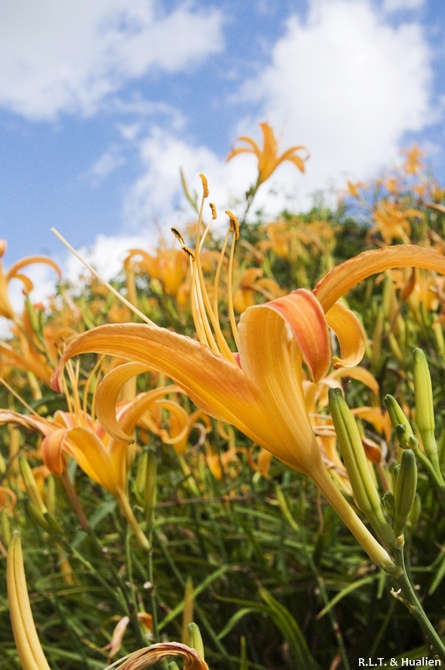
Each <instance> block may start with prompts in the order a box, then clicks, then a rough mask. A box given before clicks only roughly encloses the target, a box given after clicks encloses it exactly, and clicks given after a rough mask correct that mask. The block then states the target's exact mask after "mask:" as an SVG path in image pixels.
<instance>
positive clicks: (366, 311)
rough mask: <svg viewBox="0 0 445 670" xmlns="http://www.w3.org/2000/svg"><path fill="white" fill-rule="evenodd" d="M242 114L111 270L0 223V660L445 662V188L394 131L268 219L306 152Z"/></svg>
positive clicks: (71, 664) (96, 664)
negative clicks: (218, 175) (252, 167)
mask: <svg viewBox="0 0 445 670" xmlns="http://www.w3.org/2000/svg"><path fill="white" fill-rule="evenodd" d="M260 133H261V135H260V137H261V140H260V141H257V139H252V138H250V137H241V138H238V140H237V141H236V143H235V144H234V149H233V150H232V151H231V152H230V154H229V156H228V160H238V155H239V154H240V153H248V154H251V156H250V158H251V160H252V161H255V160H256V161H257V164H258V179H257V181H256V183H255V184H253V185H252V187H251V188H250V189H249V191H248V192H247V193H246V194H245V199H244V201H242V202H239V203H237V205H236V207H233V212H232V211H229V210H227V211H226V212H217V211H216V209H215V206H214V205H212V184H208V183H207V179H206V178H205V176H204V175H201V181H202V191H201V192H200V193H194V192H191V191H190V189H189V187H188V185H187V184H186V183H185V181H184V180H183V188H184V192H185V194H186V196H187V199H188V201H189V203H190V210H189V211H190V213H189V216H188V217H185V219H184V224H183V227H182V228H181V229H176V228H175V229H173V230H172V231H170V230H169V229H167V230H166V231H165V232H164V233H163V235H162V238H160V239H159V243H158V246H157V249H156V251H154V252H153V251H148V250H147V249H133V250H131V251H130V252H129V253H128V255H127V257H126V259H125V261H124V263H123V266H122V270H121V272H120V273H119V275H118V276H116V277H115V279H114V280H113V281H112V282H111V283H110V284H107V283H105V282H104V281H103V280H101V278H100V277H98V276H96V275H95V274H94V273H92V272H91V271H90V269H89V268H88V267H85V269H84V273H83V276H82V281H79V282H77V283H76V284H75V285H70V284H69V283H68V282H67V281H66V280H65V279H64V277H63V273H62V272H61V270H60V268H59V267H58V266H57V265H56V264H55V263H54V261H52V260H51V259H49V258H44V257H38V256H36V257H32V258H24V259H22V260H21V261H18V262H16V263H14V264H12V265H10V266H9V268H8V251H7V241H4V242H0V318H1V319H2V320H7V321H8V323H9V325H10V333H11V334H10V336H9V337H8V338H6V339H5V340H3V341H1V342H0V376H1V382H2V383H1V385H0V399H1V402H0V573H1V578H0V669H1V668H4V669H5V670H9V669H14V668H23V669H24V670H41V669H46V670H48V668H51V669H52V670H56V669H59V670H65V669H66V670H68V669H69V670H71V669H72V670H77V669H78V670H80V669H82V670H83V669H85V668H89V669H91V670H96V669H98V670H103V669H105V668H111V667H113V668H121V669H122V670H131V669H133V670H135V669H142V668H145V667H148V666H153V665H156V668H160V669H162V670H178V669H179V668H184V669H185V670H209V669H210V670H282V669H289V670H300V669H303V668H304V669H305V670H325V669H326V670H336V669H337V668H339V669H340V668H341V669H344V670H355V668H357V667H361V666H362V665H363V663H362V661H363V659H365V661H366V663H374V664H375V665H378V664H379V663H380V664H381V665H382V664H383V663H384V662H386V663H387V665H388V666H391V667H402V666H407V665H417V666H421V667H430V666H433V665H435V666H436V667H437V666H438V665H439V664H441V663H442V664H443V663H445V645H444V642H445V608H444V603H445V597H444V590H445V581H444V579H445V545H444V544H443V542H444V536H445V514H444V509H445V482H444V478H443V471H444V469H445V428H444V410H445V375H444V360H445V339H444V320H445V311H444V306H445V283H444V282H445V279H444V277H445V188H442V187H441V185H440V184H438V183H437V182H436V180H435V179H434V177H433V176H432V175H431V174H430V172H429V170H428V167H427V166H428V161H427V157H426V156H425V155H424V154H423V153H422V151H421V150H420V149H419V148H418V147H416V146H414V147H411V148H410V149H407V150H406V151H404V152H402V154H401V156H400V162H399V164H398V165H396V166H392V167H389V168H388V170H387V171H386V172H384V173H382V174H381V175H380V176H379V178H376V179H375V180H373V181H372V182H369V183H366V184H365V183H345V185H344V189H343V190H342V192H341V193H339V194H338V204H337V205H335V206H332V207H327V206H325V205H324V204H323V203H322V200H321V199H320V200H319V202H318V204H316V205H314V206H313V208H312V209H311V210H310V211H308V212H305V213H298V212H292V211H284V212H283V213H282V214H281V216H280V217H278V218H277V219H276V220H268V219H266V217H265V216H264V215H263V213H262V212H261V210H257V208H256V204H255V203H256V200H255V197H256V194H257V192H258V191H259V189H261V190H262V191H263V193H264V192H266V193H267V189H268V179H269V177H270V176H271V175H272V174H273V173H274V172H275V171H276V170H279V169H280V165H281V163H283V162H289V161H290V162H291V163H293V166H294V167H295V179H296V180H301V179H304V171H305V167H306V162H307V161H308V160H310V159H309V157H308V151H307V149H306V148H305V147H302V146H293V147H290V148H286V147H284V148H279V147H277V143H276V140H275V135H274V133H273V130H272V129H271V128H270V127H269V126H268V125H267V124H265V123H264V124H261V125H260ZM254 135H255V137H257V134H256V131H255V129H254ZM178 167H179V166H178ZM269 197H270V198H273V194H272V193H271V194H270V195H269ZM221 231H222V232H221ZM61 244H62V242H61ZM34 263H44V264H49V265H50V266H52V268H53V270H54V273H55V276H57V277H58V283H57V290H56V291H55V294H54V296H53V297H52V298H50V299H49V300H48V301H47V303H46V304H45V305H42V304H40V303H37V302H35V300H34V299H33V289H34V287H33V285H32V282H31V280H30V279H29V277H28V275H27V270H28V269H29V267H30V266H31V265H32V264H34ZM80 267H81V266H80ZM12 282H16V283H17V282H21V284H22V287H23V294H24V296H25V304H24V307H23V306H20V307H18V306H17V305H16V304H14V303H13V301H12V299H11V286H12ZM117 659H119V660H117ZM379 659H380V661H379ZM368 667H369V666H368Z"/></svg>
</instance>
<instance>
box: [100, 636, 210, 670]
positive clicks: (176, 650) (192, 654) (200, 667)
mask: <svg viewBox="0 0 445 670" xmlns="http://www.w3.org/2000/svg"><path fill="white" fill-rule="evenodd" d="M169 656H181V658H182V659H183V660H184V666H183V667H184V670H209V666H208V665H207V663H206V662H205V661H204V660H203V659H202V658H201V657H200V655H199V654H198V652H197V651H195V649H191V647H187V646H186V645H185V644H182V643H180V642H159V643H158V644H152V645H151V646H150V647H146V648H145V649H139V650H138V651H135V652H133V653H132V654H129V655H128V656H126V657H125V658H124V660H123V662H122V663H121V662H119V663H118V664H117V665H116V663H113V665H111V666H109V667H108V668H105V670H111V668H119V670H143V668H147V667H148V666H149V665H154V664H155V663H157V662H158V661H160V660H161V659H163V658H167V657H169Z"/></svg>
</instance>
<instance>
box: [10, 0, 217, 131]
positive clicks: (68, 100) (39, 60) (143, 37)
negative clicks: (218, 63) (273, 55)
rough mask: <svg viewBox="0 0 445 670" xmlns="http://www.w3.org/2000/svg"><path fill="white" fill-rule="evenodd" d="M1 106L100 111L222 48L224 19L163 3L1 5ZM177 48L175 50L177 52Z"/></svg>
mask: <svg viewBox="0 0 445 670" xmlns="http://www.w3.org/2000/svg"><path fill="white" fill-rule="evenodd" d="M0 10H1V16H2V20H1V24H0V61H1V63H2V68H1V70H0V106H2V107H4V108H7V109H10V110H12V111H14V112H17V113H18V114H21V115H23V116H25V117H27V118H29V119H52V118H54V117H56V116H57V115H58V114H59V113H60V112H62V111H63V112H71V113H78V112H81V113H83V114H90V113H93V112H94V111H95V110H96V109H97V106H98V105H99V104H100V102H101V101H102V100H103V98H104V97H105V96H107V95H108V94H110V93H113V92H116V91H118V90H119V88H120V87H121V86H122V85H123V84H124V83H125V82H126V81H128V80H130V79H132V78H137V77H141V76H143V75H145V74H146V73H147V72H148V71H149V70H150V68H156V69H159V70H161V71H164V72H177V71H184V70H187V69H188V68H189V67H190V66H191V65H192V64H194V63H196V62H198V61H200V60H202V59H203V58H205V57H206V56H208V55H209V54H212V53H217V52H218V51H220V50H221V48H222V33H221V28H222V16H221V13H220V12H219V11H218V10H217V9H215V8H211V9H194V8H193V5H192V4H191V3H184V4H183V5H179V6H177V7H176V8H175V9H174V10H173V11H171V12H170V13H167V12H166V11H163V8H162V3H158V2H156V0H132V2H131V3H129V2H128V1H127V0H95V1H94V2H91V1H90V0H76V1H75V2H60V0H42V1H41V2H34V0H14V2H10V0H0ZM172 44H173V45H174V48H172Z"/></svg>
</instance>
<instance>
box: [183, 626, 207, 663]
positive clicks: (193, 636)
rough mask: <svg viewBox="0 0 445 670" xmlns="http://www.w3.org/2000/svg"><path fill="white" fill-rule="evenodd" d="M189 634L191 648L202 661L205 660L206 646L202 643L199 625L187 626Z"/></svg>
mask: <svg viewBox="0 0 445 670" xmlns="http://www.w3.org/2000/svg"><path fill="white" fill-rule="evenodd" d="M187 632H188V637H189V641H188V644H189V647H191V648H192V649H195V651H197V652H198V654H199V656H200V657H201V658H202V660H204V659H205V656H204V645H203V642H202V637H201V631H200V630H199V628H198V625H197V624H196V623H189V625H188V626H187Z"/></svg>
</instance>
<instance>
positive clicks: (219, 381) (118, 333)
mask: <svg viewBox="0 0 445 670" xmlns="http://www.w3.org/2000/svg"><path fill="white" fill-rule="evenodd" d="M86 352H95V353H99V354H109V355H111V356H118V357H119V358H126V359H127V360H132V361H134V362H135V363H139V364H141V366H142V367H141V368H140V369H141V371H142V370H143V369H144V366H145V370H157V371H159V372H163V373H164V374H165V375H167V376H168V377H171V378H172V379H173V380H174V381H175V382H176V383H177V384H178V385H179V386H180V387H181V389H182V390H183V391H184V392H185V393H186V394H187V395H188V396H190V398H191V399H192V400H193V401H194V402H195V403H196V404H197V405H198V407H200V408H201V409H203V410H204V411H205V412H206V413H207V414H210V415H211V416H214V417H216V418H222V419H223V420H225V421H228V422H229V423H232V424H233V425H235V426H237V427H238V428H239V429H240V430H241V431H242V432H244V433H246V434H248V435H249V436H251V434H252V433H251V431H250V428H249V429H248V428H247V426H246V424H245V423H244V418H243V417H249V416H250V415H251V414H252V405H254V403H255V399H254V398H253V397H252V393H251V390H250V387H249V385H248V384H247V382H246V379H245V375H244V374H243V372H242V370H241V369H240V368H239V366H238V365H237V364H236V363H231V362H229V361H228V360H226V359H225V358H223V357H222V356H219V355H217V354H214V353H213V352H212V351H211V350H210V349H209V347H207V346H206V345H203V344H201V343H200V342H197V341H196V340H192V339H191V338H189V337H184V336H182V335H177V334H176V333H173V332H171V331H170V330H166V329H164V328H158V327H157V326H150V325H146V324H109V325H105V326H99V327H97V328H94V329H93V330H90V331H87V332H86V333H82V334H81V335H79V336H78V337H76V338H74V339H73V340H71V341H70V343H69V344H68V346H67V347H66V349H65V351H64V353H63V355H62V357H61V359H60V362H59V365H58V367H57V368H56V370H55V372H54V374H53V378H52V383H53V388H55V389H56V390H58V389H60V387H61V382H62V375H63V367H64V365H65V363H66V362H67V361H68V360H69V359H70V358H71V357H72V356H76V355H78V354H81V353H86ZM252 439H253V440H254V441H257V436H256V434H255V436H254V437H253V438H252Z"/></svg>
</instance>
